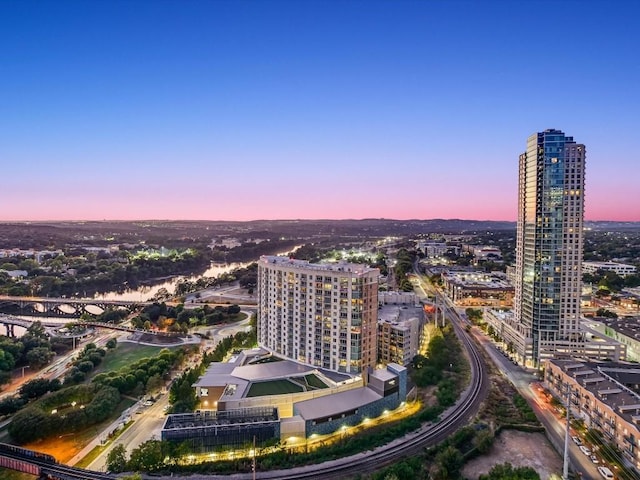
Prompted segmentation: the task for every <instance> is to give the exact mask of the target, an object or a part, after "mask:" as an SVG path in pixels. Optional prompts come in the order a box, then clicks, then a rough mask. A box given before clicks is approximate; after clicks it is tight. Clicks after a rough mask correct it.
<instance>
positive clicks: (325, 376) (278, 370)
mask: <svg viewBox="0 0 640 480" xmlns="http://www.w3.org/2000/svg"><path fill="white" fill-rule="evenodd" d="M270 358H275V359H276V360H273V361H265V362H264V363H255V364H248V362H251V361H260V360H269V359H270ZM311 374H315V375H318V376H319V377H320V379H321V381H322V382H323V383H326V384H327V385H328V386H331V384H339V383H342V382H346V381H349V380H352V379H353V378H354V376H353V375H349V374H346V373H339V372H333V371H329V370H325V369H320V368H317V367H314V366H310V365H304V364H302V363H298V362H294V361H293V360H285V359H280V358H279V357H273V356H272V355H271V353H270V352H269V351H268V350H265V349H260V348H257V349H253V350H246V351H242V352H241V353H239V354H238V355H234V356H232V357H231V359H230V360H229V361H228V362H216V363H212V364H211V365H209V367H208V368H207V370H206V371H205V373H204V375H202V376H201V377H200V378H199V379H198V380H197V381H196V382H195V383H194V384H193V385H192V386H193V387H201V388H210V387H225V389H224V391H223V393H222V395H221V396H220V400H221V401H229V400H238V399H241V398H244V397H245V396H246V394H247V392H248V391H249V388H250V386H251V384H252V383H255V382H263V381H271V380H278V379H285V378H292V377H301V376H305V375H311ZM325 380H326V381H325Z"/></svg>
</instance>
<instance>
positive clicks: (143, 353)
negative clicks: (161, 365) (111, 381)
mask: <svg viewBox="0 0 640 480" xmlns="http://www.w3.org/2000/svg"><path fill="white" fill-rule="evenodd" d="M163 348H165V347H163V346H162V347H155V346H150V345H138V344H137V343H131V342H122V343H118V345H117V346H116V349H115V351H114V352H107V354H106V355H105V357H104V358H103V359H102V363H101V364H100V365H99V366H98V368H96V369H95V370H94V371H93V374H94V375H97V374H98V373H102V372H110V371H112V370H118V369H120V368H122V367H125V366H127V365H131V364H132V363H134V362H136V361H138V360H140V359H141V358H145V357H146V358H149V357H155V356H156V355H157V354H158V353H160V351H161V350H162V349H163Z"/></svg>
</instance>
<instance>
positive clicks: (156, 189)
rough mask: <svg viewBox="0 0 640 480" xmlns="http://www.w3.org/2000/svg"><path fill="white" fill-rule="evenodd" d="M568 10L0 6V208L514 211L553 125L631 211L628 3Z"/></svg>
mask: <svg viewBox="0 0 640 480" xmlns="http://www.w3.org/2000/svg"><path fill="white" fill-rule="evenodd" d="M579 7H580V8H576V4H575V3H573V2H537V1H524V2H502V1H491V2H411V1H406V2H388V1H387V2H380V1H368V2H361V1H350V2H339V3H333V2H314V1H309V2H293V1H272V2H248V1H247V2H199V1H194V2H188V3H184V2H162V3H158V2H154V3H145V2H130V3H127V4H125V3H122V2H99V3H96V2H91V3H86V2H76V1H70V2H64V3H59V2H38V3H36V2H33V1H23V2H11V1H0V13H1V14H0V44H1V45H3V47H2V49H0V59H1V60H2V62H1V64H2V65H3V75H0V91H1V92H2V94H0V99H1V103H2V106H3V115H2V116H0V159H2V160H1V164H2V167H3V173H4V175H5V178H6V179H8V180H7V181H5V184H4V186H3V189H2V191H1V192H0V205H2V206H3V208H2V210H1V213H0V221H20V220H33V221H35V220H103V219H104V220H134V219H193V220H252V219H286V218H309V219H313V218H328V219H333V218H335V219H341V218H398V219H410V218H416V219H427V218H461V219H478V220H510V221H513V220H515V219H516V217H517V206H516V204H517V182H516V180H515V179H516V178H517V171H518V165H517V155H518V154H519V153H520V151H521V139H522V138H523V136H525V135H527V134H529V133H530V132H532V131H543V130H545V129H548V128H558V129H561V130H563V131H568V132H571V133H572V134H573V135H575V136H576V137H577V138H580V139H581V141H583V142H584V143H585V144H588V146H589V161H588V162H587V166H586V183H587V191H588V193H587V196H586V200H585V201H586V207H585V218H586V219H587V220H620V221H640V190H639V189H638V188H637V185H636V182H637V180H636V179H637V178H638V177H639V176H640V159H639V158H638V153H637V148H636V146H635V131H636V123H637V122H636V120H635V115H636V112H637V111H638V107H640V92H639V91H638V89H637V87H636V85H638V84H640V66H639V65H638V64H637V62H634V61H633V59H634V58H635V54H636V51H637V47H638V45H639V44H640V33H639V32H637V30H636V28H635V24H634V19H635V18H637V13H640V6H638V5H636V4H634V3H632V2H620V3H619V4H618V5H617V6H616V8H611V7H610V6H608V5H605V4H604V3H598V2H587V3H584V2H583V3H581V4H580V5H579ZM533 11H549V12H550V14H549V15H546V16H544V18H545V20H544V22H543V24H541V25H538V28H539V32H538V33H539V34H536V35H527V34H526V33H524V31H525V30H526V28H524V25H526V24H527V19H529V18H531V15H532V13H531V12H533ZM551 13H552V14H551ZM568 19H570V20H568ZM530 21H531V22H534V20H533V19H531V20H530ZM541 66H545V68H541ZM514 159H516V160H514Z"/></svg>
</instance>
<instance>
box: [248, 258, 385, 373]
mask: <svg viewBox="0 0 640 480" xmlns="http://www.w3.org/2000/svg"><path fill="white" fill-rule="evenodd" d="M378 276H379V270H378V269H376V268H369V267H366V266H364V265H357V264H349V263H338V264H326V265H325V264H312V263H309V262H307V261H303V260H294V259H289V258H285V257H276V256H263V257H261V258H260V261H259V262H258V320H257V329H258V343H259V344H260V345H261V346H263V347H266V348H268V349H270V350H272V351H273V352H275V353H277V354H279V355H281V356H284V357H287V358H289V359H292V360H295V361H299V362H301V363H306V364H308V365H314V366H317V367H320V368H325V369H329V370H335V371H339V372H345V373H353V374H359V373H364V372H365V371H366V369H367V368H368V367H371V368H375V365H376V357H377V344H376V332H377V321H378Z"/></svg>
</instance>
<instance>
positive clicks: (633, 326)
mask: <svg viewBox="0 0 640 480" xmlns="http://www.w3.org/2000/svg"><path fill="white" fill-rule="evenodd" d="M594 320H597V321H599V322H602V323H604V324H605V325H606V326H607V327H609V328H611V329H613V330H615V331H616V332H618V333H621V334H622V335H625V336H627V337H629V338H633V339H635V340H637V341H639V342H640V318H637V317H635V318H629V317H622V318H600V317H598V318H597V319H594Z"/></svg>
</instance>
